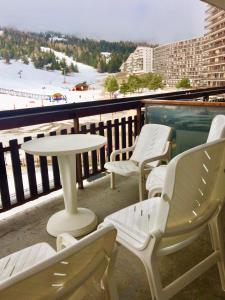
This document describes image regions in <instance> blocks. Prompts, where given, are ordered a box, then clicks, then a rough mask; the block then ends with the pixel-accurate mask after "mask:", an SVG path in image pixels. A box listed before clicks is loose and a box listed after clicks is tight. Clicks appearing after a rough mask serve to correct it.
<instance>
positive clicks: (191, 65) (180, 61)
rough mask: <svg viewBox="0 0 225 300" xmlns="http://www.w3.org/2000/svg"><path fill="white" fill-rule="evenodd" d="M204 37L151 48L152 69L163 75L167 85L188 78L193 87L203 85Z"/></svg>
mask: <svg viewBox="0 0 225 300" xmlns="http://www.w3.org/2000/svg"><path fill="white" fill-rule="evenodd" d="M204 39H205V38H204V37H199V38H194V39H190V40H184V41H178V42H175V43H171V44H167V45H163V46H159V47H156V48H154V50H153V71H154V72H156V73H159V74H161V75H162V76H163V78H164V82H165V84H166V85H167V86H175V85H176V84H177V83H178V81H180V80H181V79H182V78H185V77H187V78H189V79H190V82H191V85H192V86H193V87H199V86H202V85H203V65H202V61H203V56H204V53H203V41H204Z"/></svg>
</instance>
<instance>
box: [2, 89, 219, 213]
mask: <svg viewBox="0 0 225 300" xmlns="http://www.w3.org/2000/svg"><path fill="white" fill-rule="evenodd" d="M223 93H225V87H224V88H216V89H215V88H212V89H201V90H191V91H181V92H174V93H166V94H155V95H149V96H146V95H145V96H140V97H130V98H121V99H114V100H101V101H90V102H85V103H74V104H65V105H56V106H49V107H40V108H32V109H19V110H16V111H1V112H0V129H1V130H4V129H12V128H18V127H21V126H30V125H37V124H42V123H49V122H55V121H61V120H73V124H74V126H73V128H72V129H71V130H70V131H68V130H61V131H60V132H59V133H57V132H55V131H53V132H51V133H50V135H56V134H71V133H75V134H77V133H92V134H94V133H97V134H100V135H104V136H106V137H107V145H106V146H105V147H103V148H101V149H100V150H97V151H92V152H90V153H84V154H82V155H80V156H77V161H78V163H77V180H78V184H79V187H80V188H82V186H83V180H84V179H88V178H91V177H93V176H96V175H97V174H99V173H102V172H103V171H104V164H105V162H106V161H108V160H109V156H110V154H111V152H112V151H113V150H114V149H119V148H121V147H126V146H131V145H132V144H133V142H134V139H135V137H136V135H137V134H138V133H139V131H140V128H141V126H142V124H143V123H144V114H143V113H142V111H141V109H142V107H143V106H144V101H143V100H144V99H153V101H154V99H161V100H160V101H163V99H170V100H171V101H173V100H174V99H185V100H187V99H188V100H190V99H194V98H199V97H201V98H202V99H203V100H205V99H207V98H208V97H209V95H216V94H223ZM151 101H152V100H151ZM134 109H135V110H136V115H135V116H134V114H133V116H129V117H126V118H125V117H123V118H121V119H115V120H114V121H112V120H107V121H105V122H99V123H92V124H90V125H80V124H79V121H80V118H83V117H87V116H93V115H101V114H106V113H113V112H119V111H128V110H134ZM42 136H44V133H43V134H39V135H38V136H37V138H40V137H42ZM31 138H32V137H31V136H27V137H25V138H24V141H27V140H30V139H31ZM22 154H23V155H24V157H22V156H21V155H22ZM127 155H128V156H129V155H131V153H129V154H123V155H122V156H121V157H118V158H117V159H126V158H128V156H127ZM6 157H7V158H9V159H10V166H9V163H8V162H7V160H6ZM37 169H38V170H37ZM60 188H61V183H60V175H59V168H58V163H57V158H56V157H34V156H32V155H29V154H24V152H22V151H21V150H20V144H19V142H18V140H17V139H16V137H15V139H13V140H10V141H9V145H7V146H3V144H2V143H0V196H1V198H0V212H2V211H6V210H9V209H11V208H13V207H15V206H18V205H21V204H23V203H25V202H28V201H31V200H33V199H36V198H38V197H40V196H42V195H45V194H48V193H50V192H52V191H54V190H57V189H60Z"/></svg>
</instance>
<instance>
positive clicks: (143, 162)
mask: <svg viewBox="0 0 225 300" xmlns="http://www.w3.org/2000/svg"><path fill="white" fill-rule="evenodd" d="M169 150H170V142H167V143H166V148H165V150H164V151H163V153H162V154H160V155H158V156H154V157H150V158H148V159H145V160H143V161H141V162H140V163H139V172H140V174H141V173H142V171H143V169H144V168H145V165H146V164H148V163H150V162H152V161H156V160H162V159H166V158H167V159H168V152H169Z"/></svg>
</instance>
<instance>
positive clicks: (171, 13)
mask: <svg viewBox="0 0 225 300" xmlns="http://www.w3.org/2000/svg"><path fill="white" fill-rule="evenodd" d="M204 11H205V4H203V3H202V2H201V1H200V0H0V26H11V27H12V26H13V27H16V28H18V29H25V30H30V31H38V32H39V31H47V30H54V31H60V32H63V33H72V34H75V35H78V36H80V37H90V38H96V39H105V40H110V41H112V40H133V41H146V42H159V43H167V42H171V41H176V40H181V39H188V38H192V37H196V36H200V35H202V34H203V27H204Z"/></svg>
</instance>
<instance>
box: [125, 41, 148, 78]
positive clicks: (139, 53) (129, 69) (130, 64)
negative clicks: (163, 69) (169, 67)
mask: <svg viewBox="0 0 225 300" xmlns="http://www.w3.org/2000/svg"><path fill="white" fill-rule="evenodd" d="M120 70H121V72H126V73H133V74H135V73H149V72H152V71H153V48H151V47H144V46H138V47H137V48H136V50H135V51H134V52H133V53H131V54H130V55H129V57H128V58H127V60H126V61H125V62H124V63H123V64H122V66H121V67H120Z"/></svg>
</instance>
